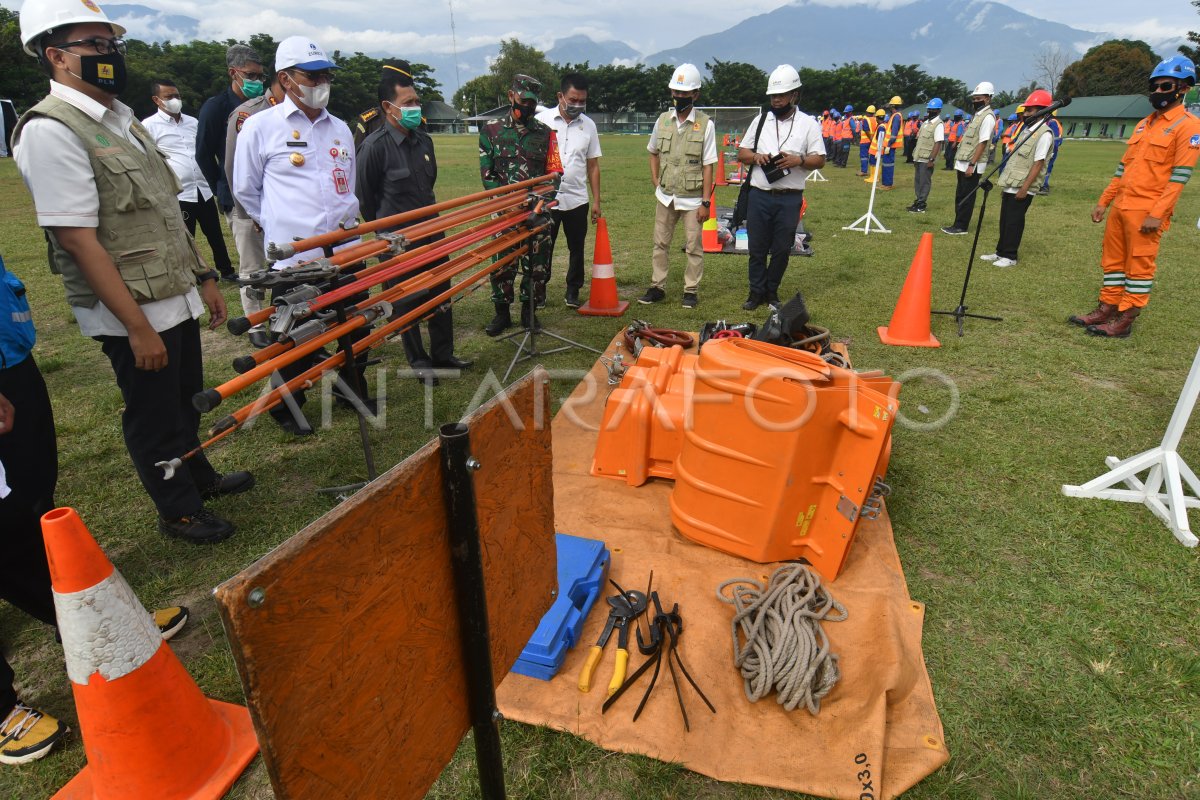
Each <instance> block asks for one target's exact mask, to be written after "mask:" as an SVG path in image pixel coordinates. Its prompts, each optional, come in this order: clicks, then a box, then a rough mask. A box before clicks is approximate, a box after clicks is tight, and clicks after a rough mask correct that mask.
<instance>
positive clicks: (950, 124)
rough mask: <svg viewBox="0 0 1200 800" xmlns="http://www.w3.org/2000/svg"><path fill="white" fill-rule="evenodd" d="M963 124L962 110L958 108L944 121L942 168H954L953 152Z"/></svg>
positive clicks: (956, 148) (955, 150) (956, 147)
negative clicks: (944, 158)
mask: <svg viewBox="0 0 1200 800" xmlns="http://www.w3.org/2000/svg"><path fill="white" fill-rule="evenodd" d="M962 124H963V112H962V109H959V110H957V111H955V112H954V116H953V117H951V118H950V119H948V120H947V121H946V166H944V167H942V169H954V154H955V153H957V152H958V139H959V135H960V133H961V128H960V127H959V126H961V125H962Z"/></svg>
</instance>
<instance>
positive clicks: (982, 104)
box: [971, 100, 988, 111]
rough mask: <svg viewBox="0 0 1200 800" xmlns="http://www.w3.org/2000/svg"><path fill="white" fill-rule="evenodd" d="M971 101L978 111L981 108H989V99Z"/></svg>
mask: <svg viewBox="0 0 1200 800" xmlns="http://www.w3.org/2000/svg"><path fill="white" fill-rule="evenodd" d="M971 102H972V103H973V104H974V106H975V110H976V111H978V110H979V109H981V108H987V104H988V101H987V100H972V101H971Z"/></svg>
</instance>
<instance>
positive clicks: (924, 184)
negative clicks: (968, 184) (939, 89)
mask: <svg viewBox="0 0 1200 800" xmlns="http://www.w3.org/2000/svg"><path fill="white" fill-rule="evenodd" d="M941 113H942V99H941V98H940V97H934V98H932V99H931V100H930V101H929V103H928V104H927V105H926V106H925V119H924V120H923V121H922V122H921V124H920V126H919V127H918V128H917V139H916V142H914V143H913V166H914V172H913V192H914V194H915V195H916V197H915V199H914V200H913V204H912V205H911V206H909V207H908V210H909V212H910V213H913V214H924V213H925V203H926V201H927V200H928V199H929V190H930V188H931V187H932V185H933V170H934V165H935V164H937V157H938V153H939V152H941V149H942V147H944V146H945V142H946V127H945V125H943V124H942V117H941Z"/></svg>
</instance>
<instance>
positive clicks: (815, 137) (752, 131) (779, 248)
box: [738, 64, 825, 311]
mask: <svg viewBox="0 0 1200 800" xmlns="http://www.w3.org/2000/svg"><path fill="white" fill-rule="evenodd" d="M799 97H800V74H799V73H798V72H796V69H795V68H794V67H792V66H791V65H790V64H782V65H780V66H778V67H776V68H775V71H774V72H772V73H771V76H770V77H769V78H768V79H767V98H768V100H769V102H770V106H771V110H770V111H768V112H764V113H762V114H759V115H758V116H757V117H755V118H754V121H753V122H751V123H750V127H749V128H747V129H746V133H745V135H743V136H742V142H741V145H740V146H739V147H738V161H740V162H742V163H743V164H748V165H749V166H750V197H749V203H748V206H747V209H746V232H747V233H748V234H749V237H750V243H749V244H750V266H749V271H750V296H749V297H747V298H746V302H745V303H744V304H743V305H742V308H743V309H745V310H746V311H753V310H754V309H756V308H758V307H759V306H761V305H762V304H763V303H769V304H771V305H772V306H776V307H778V305H779V284H780V283H781V282H782V281H783V273H784V272H785V271H786V270H787V265H788V257H789V255H790V254H791V252H792V245H793V244H794V242H795V240H796V224H797V223H798V222H799V221H800V207H801V205H802V204H803V202H804V182H805V181H806V180H807V179H808V174H809V172H810V171H812V170H814V169H820V168H821V167H823V166H825V143H824V142H823V141H822V136H821V127H820V126H819V125H818V124H817V122H816V121H815V120H814V119H813V118H812V117H810V116H808V115H807V114H802V113H800V112H799V111H797V110H796V101H797V99H799ZM768 254H769V255H770V259H771V263H770V265H769V266H768V265H767V256H768Z"/></svg>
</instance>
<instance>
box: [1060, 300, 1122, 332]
mask: <svg viewBox="0 0 1200 800" xmlns="http://www.w3.org/2000/svg"><path fill="white" fill-rule="evenodd" d="M1116 315H1117V307H1116V306H1115V305H1113V304H1112V303H1101V304H1100V305H1098V306H1096V308H1095V309H1093V310H1092V311H1090V312H1088V313H1087V314H1072V315H1071V316H1069V317H1067V322H1069V323H1071V324H1072V325H1078V326H1080V327H1081V328H1086V327H1087V326H1089V325H1101V324H1103V323H1105V322H1108V321H1109V320H1110V319H1112V318H1113V317H1115V316H1116Z"/></svg>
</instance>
